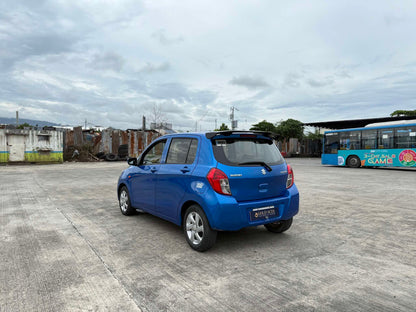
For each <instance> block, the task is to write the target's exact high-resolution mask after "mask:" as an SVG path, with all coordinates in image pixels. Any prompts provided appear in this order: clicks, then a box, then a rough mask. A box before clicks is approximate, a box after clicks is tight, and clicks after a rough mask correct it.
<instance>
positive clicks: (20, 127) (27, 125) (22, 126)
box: [17, 122, 32, 129]
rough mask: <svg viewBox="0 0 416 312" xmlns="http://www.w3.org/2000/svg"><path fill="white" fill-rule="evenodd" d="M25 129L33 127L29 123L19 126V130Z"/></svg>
mask: <svg viewBox="0 0 416 312" xmlns="http://www.w3.org/2000/svg"><path fill="white" fill-rule="evenodd" d="M24 127H32V125H29V124H28V123H27V122H25V123H22V124H21V125H19V126H17V129H23V128H24Z"/></svg>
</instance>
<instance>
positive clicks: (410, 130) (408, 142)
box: [395, 127, 416, 148]
mask: <svg viewBox="0 0 416 312" xmlns="http://www.w3.org/2000/svg"><path fill="white" fill-rule="evenodd" d="M395 137H396V140H395V142H396V148H409V147H410V148H416V127H403V128H397V129H396V130H395Z"/></svg>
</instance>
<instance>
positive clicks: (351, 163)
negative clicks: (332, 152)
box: [347, 155, 361, 168]
mask: <svg viewBox="0 0 416 312" xmlns="http://www.w3.org/2000/svg"><path fill="white" fill-rule="evenodd" d="M347 166H348V167H351V168H359V167H360V166H361V161H360V158H358V156H355V155H354V156H350V157H348V159H347Z"/></svg>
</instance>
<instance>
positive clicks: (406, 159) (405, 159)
mask: <svg viewBox="0 0 416 312" xmlns="http://www.w3.org/2000/svg"><path fill="white" fill-rule="evenodd" d="M399 161H400V163H401V164H402V165H403V166H406V167H411V166H414V165H415V164H416V153H415V152H414V151H412V150H404V151H402V152H401V153H400V155H399Z"/></svg>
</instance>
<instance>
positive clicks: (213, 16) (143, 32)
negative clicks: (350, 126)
mask: <svg viewBox="0 0 416 312" xmlns="http://www.w3.org/2000/svg"><path fill="white" fill-rule="evenodd" d="M415 17H416V2H415V1H414V0H410V1H406V0H401V1H390V0H389V1H387V0H378V1H351V0H348V1H341V0H339V1H327V0H324V1H318V0H310V1H296V0H291V1H275V0H269V1H268V0H257V1H254V0H239V1H237V0H236V1H232V0H229V1H219V0H209V1H204V0H198V1H195V0H172V1H168V0H157V1H154V0H153V1H150V0H149V1H139V0H133V1H127V0H126V1H122V0H117V1H109V0H107V1H94V0H88V1H87V0H83V1H69V0H66V1H63V0H51V1H46V0H36V1H34V0H26V1H19V0H4V1H1V2H0V116H2V117H14V116H15V111H16V110H18V111H19V114H20V117H21V118H30V119H39V120H47V121H51V122H56V123H62V124H71V125H80V124H83V123H84V120H85V119H87V120H88V122H89V123H92V124H95V125H102V126H113V127H117V128H121V129H126V128H137V127H140V126H141V116H142V115H146V116H147V117H148V120H149V119H151V118H153V117H152V115H153V114H152V109H153V108H154V107H160V110H161V111H162V115H163V116H162V117H163V119H164V120H165V121H167V122H171V123H172V124H173V127H174V129H182V130H195V128H197V129H198V130H212V129H213V128H214V127H215V122H217V124H218V125H219V124H221V123H222V122H224V123H229V119H228V117H229V113H230V108H231V107H236V108H237V109H238V111H236V114H235V116H236V119H238V120H239V128H241V129H248V128H249V127H250V125H252V124H253V123H256V122H258V121H261V120H263V119H266V120H268V121H271V122H277V121H280V120H282V119H287V118H294V119H298V120H301V121H303V122H310V121H325V120H339V119H354V118H365V117H382V116H387V115H389V114H390V113H391V112H393V111H394V110H396V109H416V38H415V37H416V18H415ZM149 121H150V120H149Z"/></svg>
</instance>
